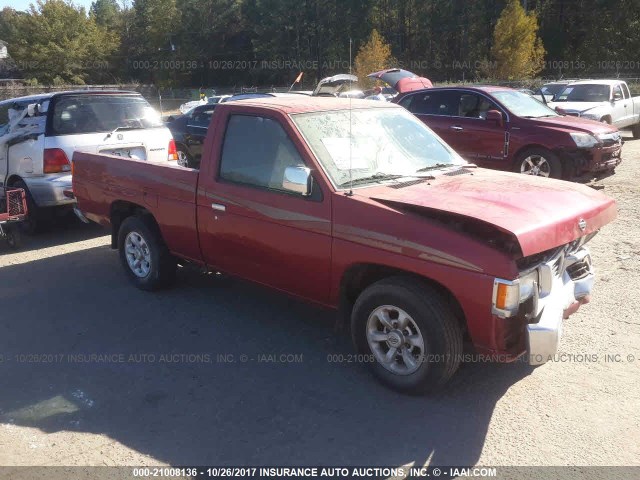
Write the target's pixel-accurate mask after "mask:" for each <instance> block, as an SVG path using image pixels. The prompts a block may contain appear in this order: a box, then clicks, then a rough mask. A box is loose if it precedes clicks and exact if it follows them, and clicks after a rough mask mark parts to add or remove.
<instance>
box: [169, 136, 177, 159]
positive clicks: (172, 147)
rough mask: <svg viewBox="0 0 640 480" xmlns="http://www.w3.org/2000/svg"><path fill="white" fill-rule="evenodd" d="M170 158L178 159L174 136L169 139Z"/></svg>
mask: <svg viewBox="0 0 640 480" xmlns="http://www.w3.org/2000/svg"><path fill="white" fill-rule="evenodd" d="M169 160H178V150H177V149H176V141H175V140H174V139H173V138H172V139H171V140H170V141H169Z"/></svg>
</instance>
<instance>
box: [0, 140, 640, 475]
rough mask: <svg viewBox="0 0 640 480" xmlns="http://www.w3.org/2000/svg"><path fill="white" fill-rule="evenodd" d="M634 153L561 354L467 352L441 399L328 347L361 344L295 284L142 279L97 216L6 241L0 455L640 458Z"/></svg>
mask: <svg viewBox="0 0 640 480" xmlns="http://www.w3.org/2000/svg"><path fill="white" fill-rule="evenodd" d="M623 152H624V156H625V162H624V163H623V165H622V166H621V167H620V168H619V171H618V173H617V174H616V175H614V176H613V177H610V178H607V179H605V180H603V181H601V182H600V185H603V186H604V190H603V191H604V192H605V193H607V194H608V195H611V196H613V197H615V198H616V199H617V201H618V202H619V208H620V213H619V218H618V220H617V221H616V222H615V224H613V225H610V226H608V227H606V228H605V229H604V230H603V231H602V232H601V233H600V234H598V235H597V236H596V238H595V239H594V240H593V241H592V242H591V244H590V246H591V249H592V253H593V257H594V263H595V265H596V268H597V269H598V280H597V284H596V289H595V295H594V299H593V301H592V303H591V304H589V305H587V306H586V307H583V309H582V310H581V311H580V312H579V313H578V314H576V315H574V316H572V317H571V319H570V320H569V321H568V322H567V323H566V324H565V333H564V338H563V342H562V347H561V354H566V355H564V356H562V357H559V358H558V360H559V361H557V362H552V363H548V364H546V365H544V366H541V367H539V368H535V369H533V368H530V367H528V366H526V365H524V364H520V363H519V364H515V365H489V364H477V363H476V364H466V365H464V366H463V368H462V369H461V371H460V372H459V373H458V375H457V376H456V377H455V379H454V381H453V382H452V384H451V385H450V388H449V389H448V390H447V391H446V392H444V393H442V394H439V395H436V396H432V397H425V398H413V397H404V396H399V395H396V394H395V393H393V392H391V391H388V390H386V389H385V388H383V387H381V386H379V385H378V384H377V383H376V382H375V381H374V380H373V379H372V378H371V377H370V376H369V375H368V373H367V372H366V371H365V370H364V369H363V368H359V366H358V365H355V364H349V363H335V362H329V361H328V355H331V354H336V353H344V354H349V353H351V352H352V350H351V347H350V344H349V341H348V339H347V338H345V337H344V336H335V335H334V333H333V330H332V326H333V316H332V315H331V313H329V312H326V311H322V310H315V309H312V308H310V307H308V306H307V305H304V304H302V303H299V302H297V301H294V300H291V299H290V298H288V297H284V296H282V295H279V294H275V293H273V292H270V291H266V290H263V289H261V288H258V287H255V286H252V285H247V284H245V283H243V282H240V281H236V280H232V279H228V278H225V277H220V276H215V275H208V276H207V275H202V274H200V273H198V272H196V271H192V270H185V269H183V270H182V271H181V272H180V279H179V283H178V285H177V287H176V288H174V289H172V290H170V291H167V292H163V293H160V294H149V293H143V292H140V291H138V290H136V289H134V288H132V287H131V286H130V285H129V284H128V283H127V281H126V280H125V277H124V274H123V272H122V271H121V269H120V266H119V264H118V259H117V255H116V253H114V252H113V251H110V250H109V248H108V246H107V243H108V238H107V237H106V236H103V232H102V231H100V230H99V229H97V228H96V227H92V226H84V225H75V226H72V227H68V228H67V229H58V230H57V231H54V232H51V233H48V234H46V235H44V236H41V237H38V238H36V239H32V240H31V241H30V242H29V243H28V244H27V245H26V246H25V248H24V249H23V250H22V251H20V252H19V253H11V252H9V251H8V250H7V249H6V248H5V247H4V246H0V301H1V302H2V303H1V304H0V305H1V310H0V312H1V313H0V358H1V359H2V363H0V465H120V464H125V465H142V464H171V465H176V464H218V465H221V464H226V465H230V464H258V465H260V464H262V465H264V464H267V465H277V464H285V465H305V464H323V465H336V464H338V465H339V464H345V465H405V464H410V463H413V464H414V465H424V464H428V463H431V464H432V465H447V464H448V465H453V464H457V465H472V464H480V465H640V415H638V412H640V382H638V378H639V375H638V373H639V371H640V316H639V315H638V313H637V306H636V301H637V292H638V285H639V284H640V248H639V245H640V243H639V240H638V238H639V237H640V184H639V181H638V179H639V178H640V140H638V141H634V140H632V139H631V138H630V137H628V136H627V143H626V145H625V147H624V150H623ZM42 354H48V355H42ZM229 354H231V355H233V359H231V357H230V356H228V355H229ZM282 354H286V355H288V356H284V357H282V356H281V355H282ZM290 354H292V355H290ZM607 354H608V355H611V358H610V361H606V357H605V355H607ZM91 355H94V357H92V356H91ZM99 355H101V356H99ZM130 355H134V356H133V357H131V356H130ZM613 360H616V361H613Z"/></svg>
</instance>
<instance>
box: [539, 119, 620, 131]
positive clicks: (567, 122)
mask: <svg viewBox="0 0 640 480" xmlns="http://www.w3.org/2000/svg"><path fill="white" fill-rule="evenodd" d="M529 120H532V121H535V122H536V124H538V125H540V124H544V125H547V126H550V127H556V128H566V129H568V130H581V131H583V132H587V133H591V134H606V133H615V132H617V131H618V129H617V128H616V127H612V126H611V125H608V124H606V123H603V122H596V121H595V120H588V119H586V118H580V117H572V116H570V115H563V116H559V117H542V118H531V119H529Z"/></svg>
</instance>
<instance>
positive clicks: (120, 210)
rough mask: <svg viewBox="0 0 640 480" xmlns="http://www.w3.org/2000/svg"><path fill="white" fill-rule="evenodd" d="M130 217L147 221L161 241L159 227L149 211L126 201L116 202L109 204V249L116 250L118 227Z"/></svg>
mask: <svg viewBox="0 0 640 480" xmlns="http://www.w3.org/2000/svg"><path fill="white" fill-rule="evenodd" d="M131 216H140V217H144V218H145V219H147V220H148V221H149V222H150V225H151V226H153V228H154V230H155V233H156V234H157V235H158V236H159V238H160V239H162V232H161V231H160V226H159V225H158V222H157V221H156V219H155V217H154V216H153V214H152V213H151V212H150V211H149V210H147V209H146V208H145V207H143V206H141V205H138V204H137V203H133V202H128V201H126V200H116V201H115V202H113V203H112V204H111V209H110V212H109V218H110V222H111V248H113V249H117V248H118V232H119V231H120V225H122V222H124V220H125V219H127V218H128V217H131Z"/></svg>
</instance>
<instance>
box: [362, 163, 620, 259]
mask: <svg viewBox="0 0 640 480" xmlns="http://www.w3.org/2000/svg"><path fill="white" fill-rule="evenodd" d="M357 192H358V194H360V195H366V196H367V197H369V198H371V199H372V200H376V201H379V202H382V203H387V204H395V205H396V206H400V207H401V206H402V205H406V206H412V207H422V208H424V209H428V210H433V211H438V212H445V213H450V214H455V215H460V216H463V217H470V218H473V219H476V220H481V221H483V222H485V223H488V224H491V225H493V226H495V227H496V228H498V229H500V230H502V231H504V232H507V233H510V234H512V235H513V236H514V237H515V238H516V239H517V240H518V243H519V244H520V249H521V251H522V254H523V255H524V256H529V255H533V254H535V253H539V252H543V251H545V250H549V249H552V248H554V247H557V246H560V245H564V244H567V243H569V242H571V241H573V240H575V239H577V238H579V237H582V236H584V235H587V234H589V233H592V232H595V231H597V230H598V229H600V228H601V227H602V226H604V225H606V224H607V223H609V222H611V221H612V220H613V219H614V218H615V217H616V204H615V201H614V200H613V199H611V198H609V197H607V196H605V195H603V194H601V193H599V192H597V191H596V190H593V189H591V188H589V187H587V186H584V185H579V184H575V183H570V182H564V181H561V180H552V179H548V178H538V177H531V176H528V175H520V174H515V173H505V172H496V171H492V170H485V169H481V168H476V169H473V170H470V173H466V174H461V175H455V176H444V175H438V176H437V178H436V179H435V180H431V181H429V182H428V183H427V182H424V183H420V184H417V185H413V186H409V187H405V188H398V189H394V188H390V187H387V186H384V187H372V188H367V189H361V190H357ZM582 220H584V221H585V222H586V227H585V229H584V230H582V229H581V228H580V223H583V222H582Z"/></svg>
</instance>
